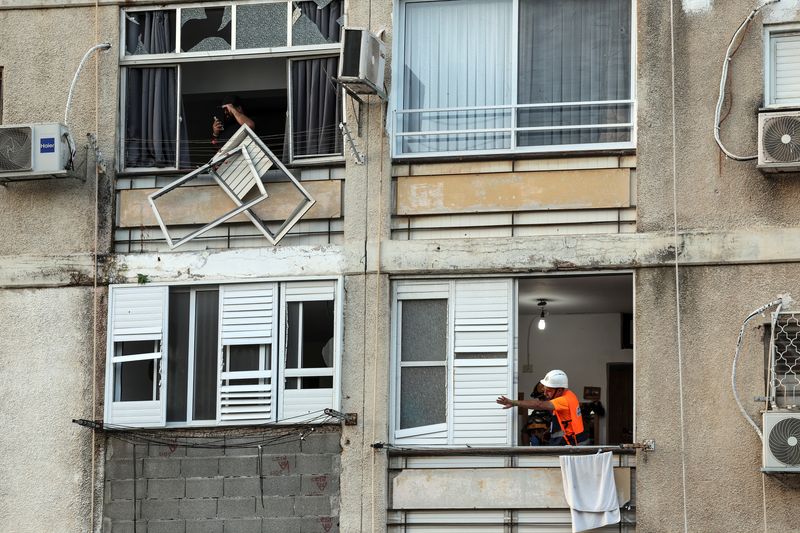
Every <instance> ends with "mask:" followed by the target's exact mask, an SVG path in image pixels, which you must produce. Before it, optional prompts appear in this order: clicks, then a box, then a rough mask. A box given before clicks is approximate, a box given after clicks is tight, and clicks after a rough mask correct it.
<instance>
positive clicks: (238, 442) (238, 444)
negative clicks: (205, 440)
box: [225, 437, 266, 455]
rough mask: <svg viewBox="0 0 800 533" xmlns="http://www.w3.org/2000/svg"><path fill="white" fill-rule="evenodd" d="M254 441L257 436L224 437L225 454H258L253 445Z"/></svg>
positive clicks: (256, 439) (256, 448)
mask: <svg viewBox="0 0 800 533" xmlns="http://www.w3.org/2000/svg"><path fill="white" fill-rule="evenodd" d="M256 441H258V437H225V455H258V447H257V446H254V445H253V442H256ZM264 450H265V451H264V454H266V448H265V449H264Z"/></svg>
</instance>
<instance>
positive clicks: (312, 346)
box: [286, 300, 334, 388]
mask: <svg viewBox="0 0 800 533" xmlns="http://www.w3.org/2000/svg"><path fill="white" fill-rule="evenodd" d="M333 305H334V304H333V301H331V300H325V301H311V302H289V304H288V316H287V321H288V324H287V327H288V330H289V337H288V343H287V349H286V368H332V367H333ZM301 309H302V311H301ZM301 317H302V320H301ZM301 329H302V339H300V330H301ZM304 388H306V387H304Z"/></svg>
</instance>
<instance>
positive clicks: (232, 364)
mask: <svg viewBox="0 0 800 533" xmlns="http://www.w3.org/2000/svg"><path fill="white" fill-rule="evenodd" d="M221 293H222V297H221V302H222V303H221V316H222V320H221V324H220V329H221V334H220V341H221V342H220V345H221V349H220V352H219V357H220V360H219V391H218V402H219V403H218V409H217V412H218V413H219V421H220V422H221V423H226V424H228V423H232V424H243V423H251V424H252V423H263V422H271V421H274V420H275V407H274V401H273V400H274V398H275V393H274V386H275V378H274V376H275V368H276V365H275V354H274V350H273V346H274V341H275V337H276V332H277V321H276V320H275V307H276V300H277V294H278V287H277V284H275V283H259V284H246V285H244V284H243V285H223V286H222V287H221Z"/></svg>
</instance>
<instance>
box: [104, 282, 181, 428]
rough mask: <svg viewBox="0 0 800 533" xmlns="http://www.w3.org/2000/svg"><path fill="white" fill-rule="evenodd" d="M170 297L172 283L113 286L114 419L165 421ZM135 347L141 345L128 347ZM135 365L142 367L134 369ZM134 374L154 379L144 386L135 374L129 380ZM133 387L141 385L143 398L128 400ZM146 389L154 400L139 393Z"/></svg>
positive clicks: (109, 374) (110, 386)
mask: <svg viewBox="0 0 800 533" xmlns="http://www.w3.org/2000/svg"><path fill="white" fill-rule="evenodd" d="M168 301H169V289H168V287H159V286H143V287H112V288H111V289H110V290H109V326H108V359H107V361H108V362H107V364H106V402H105V404H106V410H105V413H106V416H105V418H106V422H108V423H110V424H116V425H126V426H137V427H148V426H163V425H164V423H165V420H166V402H165V398H166V382H167V380H166V357H165V354H166V343H167V335H166V329H167V303H168ZM134 343H135V344H134ZM130 346H135V347H140V348H139V349H138V350H137V349H134V350H131V349H130V348H128V349H126V350H123V348H127V347H130ZM133 352H137V353H133ZM144 365H146V366H144ZM134 367H138V368H136V369H135V370H134ZM148 367H149V368H148ZM142 368H144V369H145V371H144V372H142ZM129 373H130V374H131V375H134V376H137V377H141V378H143V379H145V378H146V379H149V380H151V383H150V384H149V385H147V386H145V387H143V385H142V382H141V381H138V382H137V381H136V380H135V379H127V380H125V382H123V380H122V376H123V375H128V374H129ZM128 387H133V388H136V389H137V393H136V394H135V396H137V399H135V400H129V399H127V397H129V396H131V394H130V393H129V390H128ZM142 394H144V395H147V396H148V398H149V399H145V398H144V397H138V396H140V395H142Z"/></svg>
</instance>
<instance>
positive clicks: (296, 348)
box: [286, 302, 302, 368]
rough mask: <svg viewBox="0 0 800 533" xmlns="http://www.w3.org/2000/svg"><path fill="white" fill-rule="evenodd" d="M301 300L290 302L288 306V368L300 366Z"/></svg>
mask: <svg viewBox="0 0 800 533" xmlns="http://www.w3.org/2000/svg"><path fill="white" fill-rule="evenodd" d="M301 305H302V304H301V303H300V302H289V304H288V305H287V306H286V307H287V315H288V316H287V317H286V320H287V323H288V324H287V328H288V331H289V336H288V339H287V343H286V368H300V366H299V365H300V306H301Z"/></svg>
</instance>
